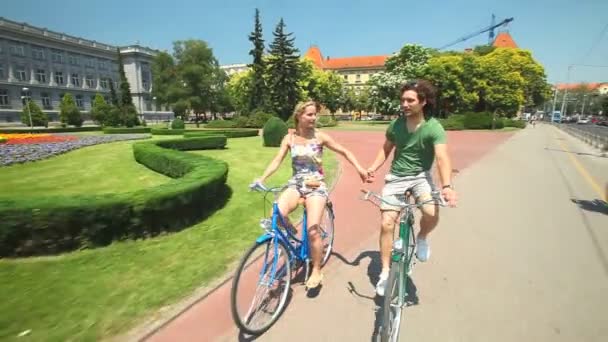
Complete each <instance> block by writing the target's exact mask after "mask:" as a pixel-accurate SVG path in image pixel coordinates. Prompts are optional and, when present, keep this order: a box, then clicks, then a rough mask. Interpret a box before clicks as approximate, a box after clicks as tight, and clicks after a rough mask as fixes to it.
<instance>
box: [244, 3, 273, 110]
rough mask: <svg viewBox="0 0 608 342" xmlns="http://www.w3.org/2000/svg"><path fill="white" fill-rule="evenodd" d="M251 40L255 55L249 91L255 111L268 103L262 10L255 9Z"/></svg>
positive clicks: (250, 104)
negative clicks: (261, 20) (261, 19)
mask: <svg viewBox="0 0 608 342" xmlns="http://www.w3.org/2000/svg"><path fill="white" fill-rule="evenodd" d="M249 41H250V42H251V43H253V49H251V50H250V51H249V54H250V55H251V56H252V57H253V63H251V64H249V67H250V68H251V88H250V91H249V92H248V93H247V94H248V97H249V100H248V109H249V112H253V111H255V110H256V109H262V108H264V107H265V105H266V97H267V94H268V92H267V87H266V82H265V80H264V75H265V72H266V63H265V61H264V39H263V38H262V23H261V22H260V11H259V10H258V9H257V8H256V9H255V24H254V29H253V32H251V33H250V34H249Z"/></svg>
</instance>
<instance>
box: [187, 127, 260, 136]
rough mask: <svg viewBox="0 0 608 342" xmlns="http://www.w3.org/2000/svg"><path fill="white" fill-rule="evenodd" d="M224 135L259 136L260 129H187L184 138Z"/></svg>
mask: <svg viewBox="0 0 608 342" xmlns="http://www.w3.org/2000/svg"><path fill="white" fill-rule="evenodd" d="M217 134H220V135H223V136H226V137H227V138H244V137H257V136H258V130H257V129H232V130H228V129H227V130H223V129H214V130H210V129H209V130H197V131H187V132H185V133H184V138H191V137H201V136H209V135H217Z"/></svg>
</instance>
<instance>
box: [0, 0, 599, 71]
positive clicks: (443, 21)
mask: <svg viewBox="0 0 608 342" xmlns="http://www.w3.org/2000/svg"><path fill="white" fill-rule="evenodd" d="M2 2H3V5H2V12H0V15H1V16H3V17H5V18H7V19H11V20H16V21H19V22H27V23H29V24H32V25H34V26H40V27H46V28H48V29H50V30H53V31H59V32H65V33H67V34H71V35H76V36H81V37H83V38H88V39H94V40H97V41H100V42H104V43H109V44H115V45H126V44H132V43H135V42H136V41H139V42H140V44H142V45H145V46H149V47H153V48H157V49H161V50H169V51H171V50H172V42H173V41H175V40H184V39H190V38H195V39H202V40H205V41H207V42H208V43H209V45H210V46H211V47H212V48H213V51H214V54H215V56H216V57H217V58H218V59H219V61H220V63H221V64H230V63H248V62H250V56H249V55H248V52H249V50H250V48H251V44H250V43H249V41H248V40H247V35H248V34H249V32H250V31H251V30H252V28H253V15H254V9H255V8H256V7H257V8H259V9H260V11H261V17H262V25H263V30H264V38H265V39H266V41H267V43H269V42H270V41H271V40H272V31H273V30H274V28H275V26H276V24H277V23H278V21H279V18H281V17H283V18H284V20H285V23H286V25H287V31H288V32H293V33H294V35H295V37H296V46H297V47H298V48H299V49H300V51H301V53H304V52H305V51H306V50H307V49H308V47H309V46H310V45H311V44H316V45H318V46H319V47H320V49H321V52H322V53H323V55H324V56H331V57H346V56H364V55H381V54H389V53H392V52H394V51H397V50H399V48H400V47H401V46H403V45H404V44H405V43H418V44H422V45H425V46H429V47H439V46H442V45H444V44H447V43H449V42H451V41H454V40H456V39H458V38H460V37H462V36H465V35H467V34H469V33H473V32H476V31H479V30H481V29H482V28H485V27H487V26H489V24H490V17H491V14H492V13H494V14H496V17H497V20H501V19H503V18H507V17H514V19H515V20H514V21H513V22H512V23H511V24H510V25H509V28H508V29H509V32H510V33H511V35H512V36H513V38H514V39H515V41H516V43H517V44H518V45H519V46H520V47H522V48H525V49H528V50H531V51H532V52H533V56H534V57H535V58H536V59H537V60H538V61H539V62H540V63H542V64H543V65H544V66H545V70H546V72H547V76H548V80H549V81H550V82H565V81H566V78H567V67H568V65H569V64H579V65H581V64H585V65H604V66H608V28H607V25H608V1H607V0H503V1H495V0H486V1H481V0H456V1H455V0H451V1H449V0H445V1H433V0H426V1H406V0H400V1H399V0H395V1H393V0H390V1H389V0H387V1H383V0H375V1H367V0H365V1H363V0H350V1H349V0H340V1H332V0H325V1H319V0H307V1H291V0H260V1H253V0H240V1H236V0H223V1H217V0H214V1H209V0H183V1H180V0H176V1H156V0H147V1H142V0H122V1H116V0H105V1H95V2H92V1H88V0H55V1H51V2H46V3H45V4H43V2H41V1H40V0H4V1H2ZM602 32H604V34H603V36H601V35H600V33H602ZM486 42H487V33H485V34H483V35H479V36H477V37H474V38H472V39H470V40H468V41H467V42H464V43H460V44H458V45H455V46H454V47H453V48H454V49H458V50H460V49H464V48H465V47H469V46H474V45H478V44H484V43H486ZM570 80H571V81H573V82H580V81H586V82H593V81H603V82H608V67H603V68H598V67H588V66H575V67H574V68H573V69H572V72H571V75H570Z"/></svg>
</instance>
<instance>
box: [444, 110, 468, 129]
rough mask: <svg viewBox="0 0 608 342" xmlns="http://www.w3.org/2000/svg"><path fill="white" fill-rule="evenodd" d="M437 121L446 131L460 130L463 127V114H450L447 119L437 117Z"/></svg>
mask: <svg viewBox="0 0 608 342" xmlns="http://www.w3.org/2000/svg"><path fill="white" fill-rule="evenodd" d="M439 122H441V125H442V126H443V128H444V129H445V130H448V131H460V130H463V129H464V115H457V114H454V115H450V116H449V117H448V118H447V119H439Z"/></svg>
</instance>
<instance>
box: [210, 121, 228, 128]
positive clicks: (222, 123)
mask: <svg viewBox="0 0 608 342" xmlns="http://www.w3.org/2000/svg"><path fill="white" fill-rule="evenodd" d="M234 127H236V122H235V121H232V120H213V121H210V122H209V123H208V124H206V125H205V128H234Z"/></svg>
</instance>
